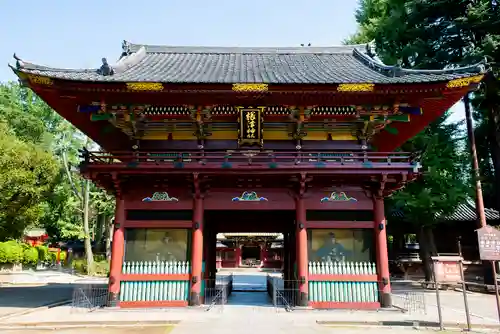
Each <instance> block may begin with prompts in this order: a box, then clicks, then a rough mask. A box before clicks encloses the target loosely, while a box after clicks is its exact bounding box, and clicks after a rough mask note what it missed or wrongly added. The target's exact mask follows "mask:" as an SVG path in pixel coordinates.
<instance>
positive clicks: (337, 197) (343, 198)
mask: <svg viewBox="0 0 500 334" xmlns="http://www.w3.org/2000/svg"><path fill="white" fill-rule="evenodd" d="M357 201H358V200H357V199H355V198H354V197H349V196H347V195H346V193H345V192H343V191H341V192H340V193H338V194H337V193H336V192H335V191H334V192H332V193H331V194H330V196H327V197H323V198H322V199H321V200H320V202H321V203H325V202H357Z"/></svg>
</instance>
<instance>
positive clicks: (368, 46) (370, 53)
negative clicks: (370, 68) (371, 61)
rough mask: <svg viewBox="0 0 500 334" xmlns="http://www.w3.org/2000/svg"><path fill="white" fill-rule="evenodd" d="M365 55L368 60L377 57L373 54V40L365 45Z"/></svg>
mask: <svg viewBox="0 0 500 334" xmlns="http://www.w3.org/2000/svg"><path fill="white" fill-rule="evenodd" d="M366 54H367V55H368V56H369V57H370V58H375V57H376V56H377V54H376V53H375V40H373V41H371V42H369V43H366Z"/></svg>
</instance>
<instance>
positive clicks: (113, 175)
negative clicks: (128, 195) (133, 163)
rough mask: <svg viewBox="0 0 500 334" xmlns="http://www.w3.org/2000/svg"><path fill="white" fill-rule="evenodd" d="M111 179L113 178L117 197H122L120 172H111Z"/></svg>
mask: <svg viewBox="0 0 500 334" xmlns="http://www.w3.org/2000/svg"><path fill="white" fill-rule="evenodd" d="M111 179H112V180H113V186H114V190H115V195H116V198H120V199H121V198H122V195H123V194H122V188H121V181H120V178H119V177H118V173H116V172H113V173H111Z"/></svg>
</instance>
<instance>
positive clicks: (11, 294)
mask: <svg viewBox="0 0 500 334" xmlns="http://www.w3.org/2000/svg"><path fill="white" fill-rule="evenodd" d="M75 286H77V285H75V284H47V285H40V286H10V287H1V288H0V318H1V317H4V316H7V315H9V314H15V313H18V312H23V311H26V310H28V309H34V308H37V307H41V306H45V305H48V304H53V303H56V302H60V301H64V300H71V297H72V295H73V289H74V288H75Z"/></svg>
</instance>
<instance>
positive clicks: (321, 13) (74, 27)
mask: <svg viewBox="0 0 500 334" xmlns="http://www.w3.org/2000/svg"><path fill="white" fill-rule="evenodd" d="M356 7H357V1H356V0H307V1H299V0H252V1H245V0H233V1H229V0H212V1H201V0H185V1H179V0H100V1H97V0H84V1H77V0H66V1H64V0H46V1H35V0H24V1H23V0H21V1H14V0H0V45H1V47H0V81H8V80H16V77H15V76H14V75H13V73H12V71H11V70H10V69H9V68H8V67H7V64H8V63H11V64H13V63H14V61H13V58H12V55H13V53H14V52H15V53H16V54H17V55H18V56H19V57H21V58H22V59H24V60H27V61H31V62H34V63H37V64H41V65H48V66H54V67H64V68H97V67H99V66H100V65H101V58H102V57H106V58H108V60H109V62H110V63H113V62H114V61H115V60H116V59H117V58H118V56H119V55H120V52H121V42H122V40H124V39H125V40H128V41H130V42H133V43H143V44H169V45H188V46H190V45H191V46H193V45H198V46H201V45H206V46H299V45H300V44H301V43H305V44H307V43H312V44H313V45H316V46H327V45H339V44H341V42H342V40H343V39H344V38H346V37H348V36H349V35H350V34H352V33H354V32H355V31H356V22H355V19H354V11H355V9H356ZM454 110H456V112H454V113H453V116H452V118H453V119H454V120H455V119H463V107H462V106H461V105H460V106H456V107H455V108H454Z"/></svg>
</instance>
